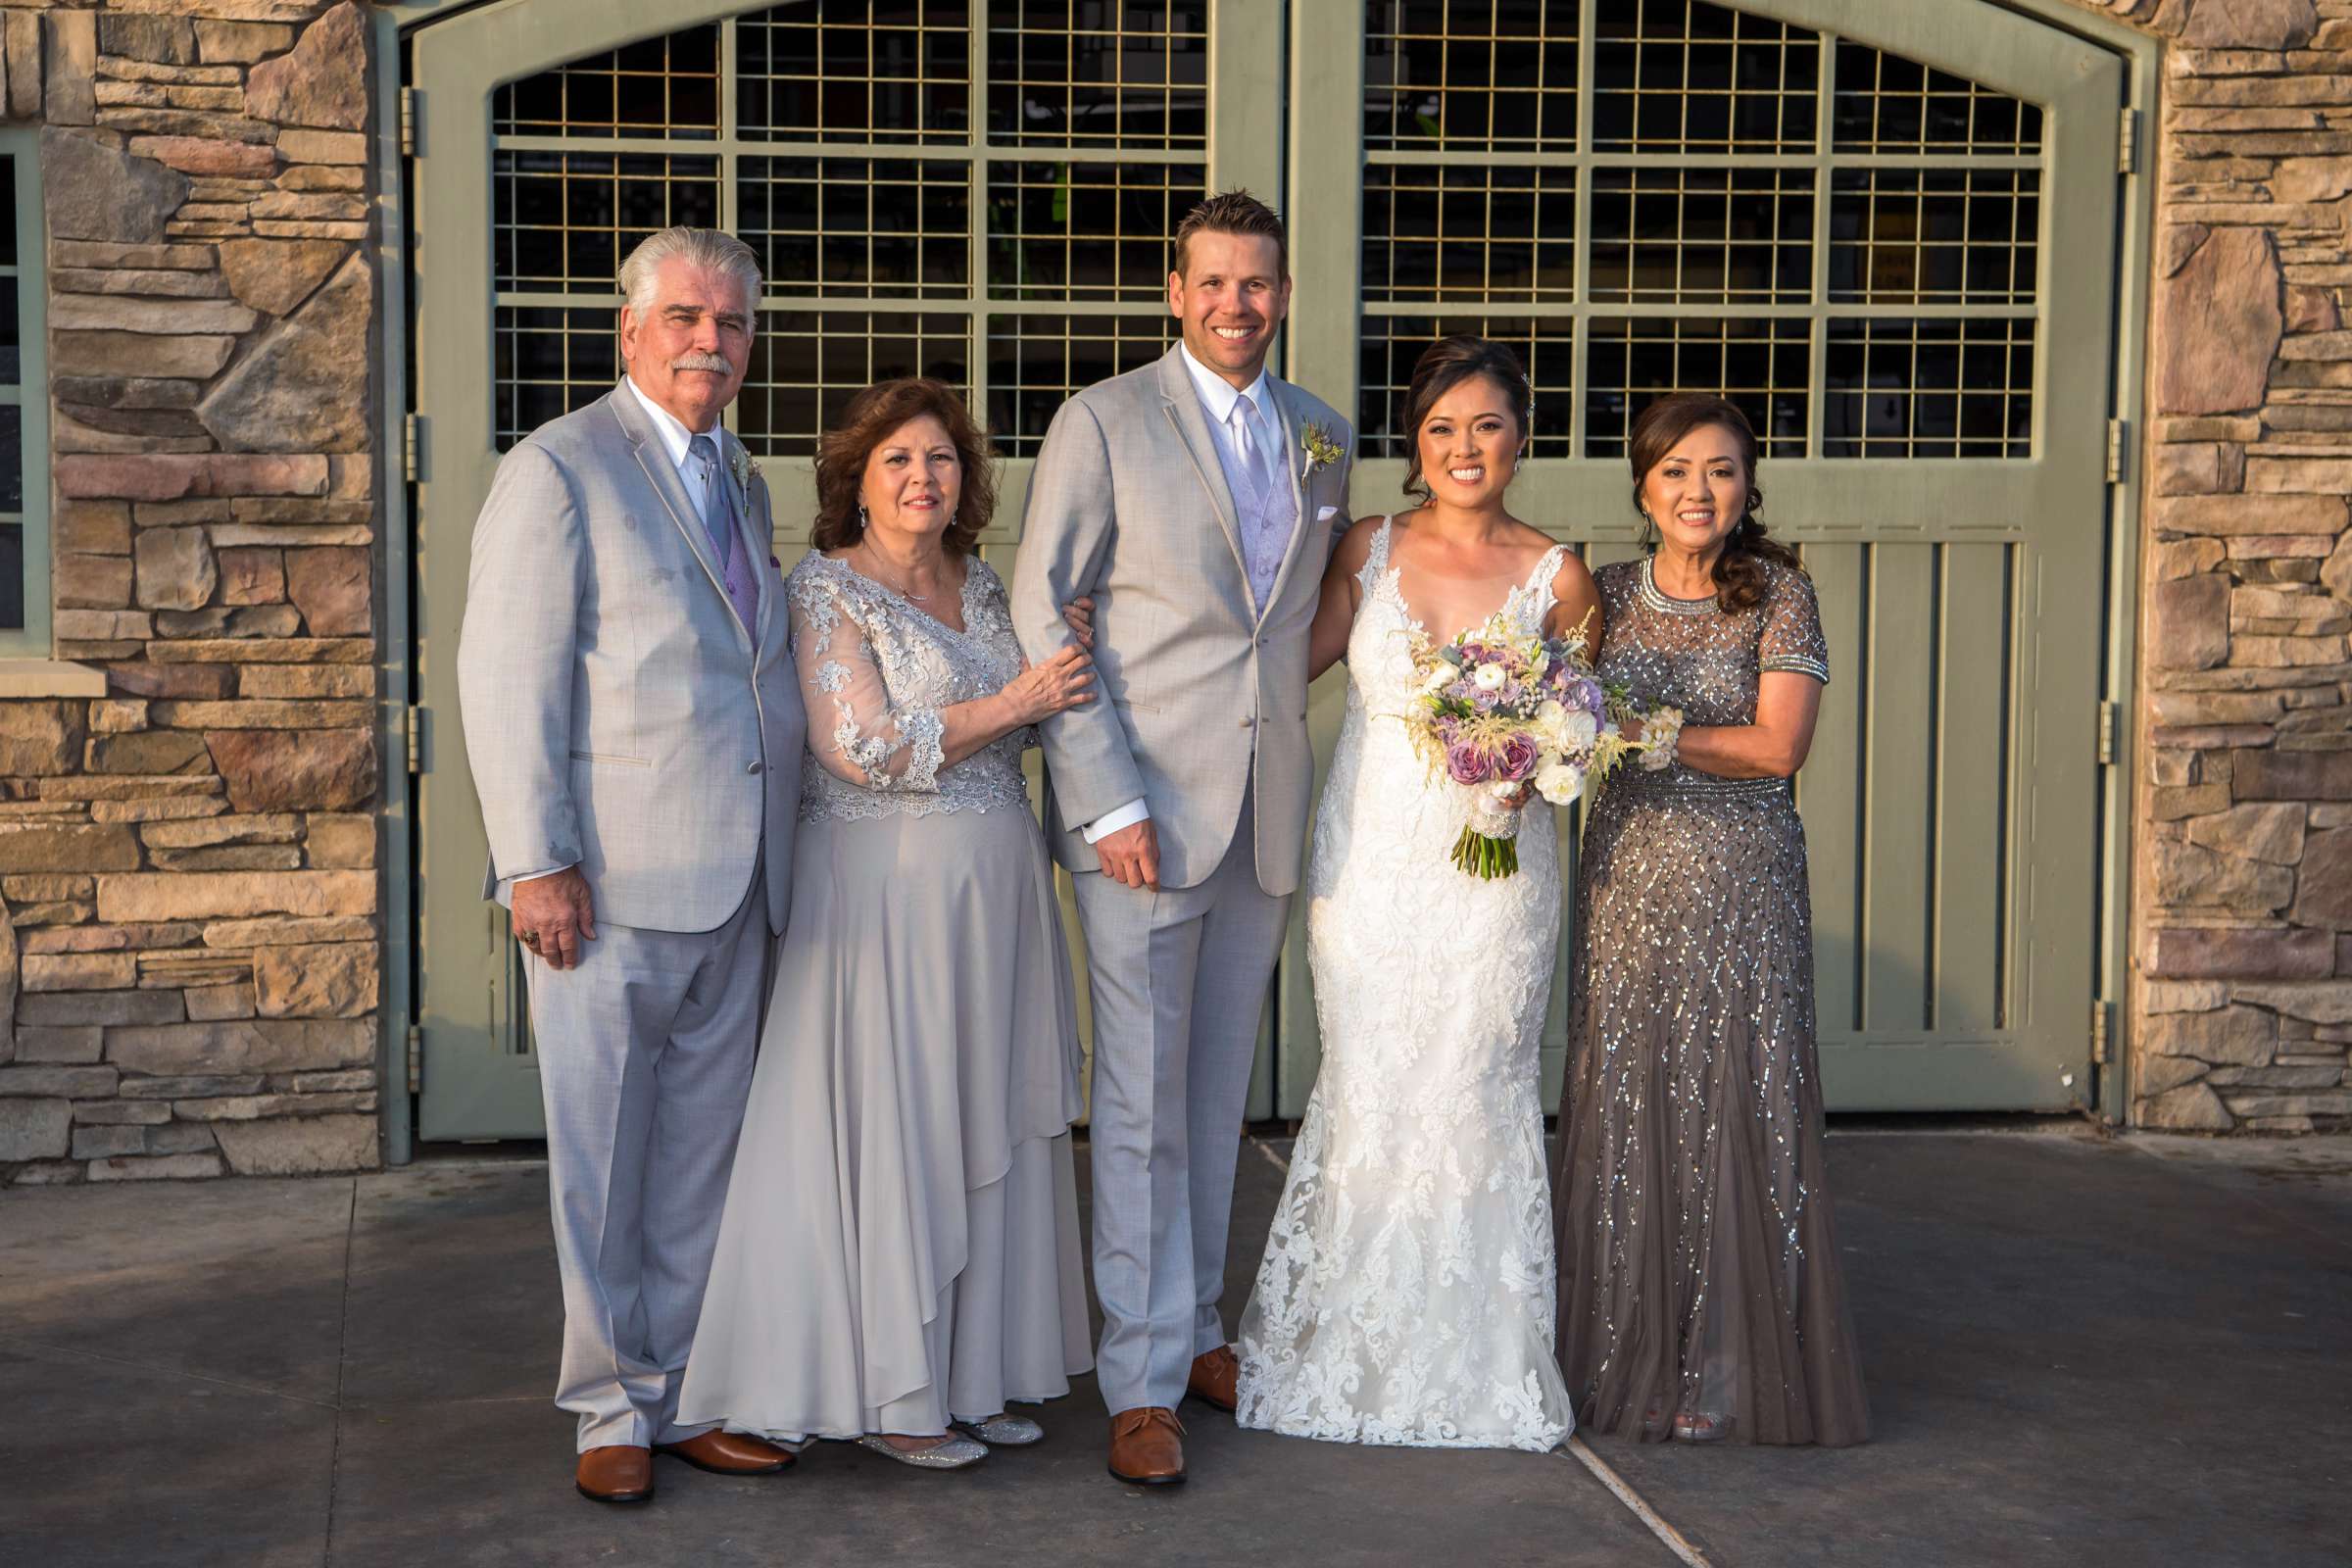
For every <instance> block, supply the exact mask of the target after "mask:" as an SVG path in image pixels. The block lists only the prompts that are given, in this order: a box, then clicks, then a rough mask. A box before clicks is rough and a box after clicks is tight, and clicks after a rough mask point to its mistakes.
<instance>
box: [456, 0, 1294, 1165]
mask: <svg viewBox="0 0 2352 1568" xmlns="http://www.w3.org/2000/svg"><path fill="white" fill-rule="evenodd" d="M1280 22H1281V19H1280V12H1279V8H1278V7H1275V6H1272V5H1267V4H1261V3H1256V0H1216V3H1210V0H1121V3H1115V4H1113V3H1106V0H1075V3H1071V0H796V3H791V4H784V5H771V6H767V7H764V8H760V9H749V8H746V7H743V6H741V5H734V6H729V5H725V4H713V3H711V0H505V3H503V4H494V5H490V6H486V7H483V8H481V9H479V10H475V11H469V12H466V13H464V14H462V15H460V16H458V17H456V18H453V19H452V20H450V21H447V22H444V23H439V24H436V25H432V26H430V27H427V28H425V29H422V30H421V31H420V32H419V33H418V34H417V38H416V40H415V43H414V57H413V58H414V77H413V79H414V80H415V81H416V82H417V84H418V101H417V156H416V158H415V161H414V164H413V167H412V179H413V184H412V190H413V193H414V211H415V213H416V215H417V220H416V223H417V228H416V235H415V252H414V255H415V266H416V270H417V289H416V297H417V313H416V323H415V354H416V376H415V384H416V385H417V406H418V410H419V412H420V414H421V415H422V417H423V440H422V442H421V443H420V446H421V453H420V455H421V459H422V461H421V466H420V473H419V476H418V483H417V509H418V510H417V516H418V519H419V522H418V527H417V536H418V539H419V561H418V564H417V572H418V590H419V591H418V594H417V601H418V607H417V641H418V648H417V662H418V667H419V679H420V686H421V694H422V700H423V704H424V707H425V709H426V714H425V720H424V733H425V736H426V744H425V748H424V755H423V761H424V764H425V770H424V773H423V775H422V777H421V778H420V780H419V788H418V816H419V829H420V830H419V834H418V842H419V855H418V859H419V866H418V873H419V880H420V886H419V889H418V897H417V909H418V919H419V927H420V929H419V933H418V955H419V962H418V984H419V992H420V1000H419V1006H418V1013H417V1016H418V1021H419V1024H420V1026H421V1028H422V1031H423V1040H422V1057H423V1072H422V1090H421V1094H420V1099H419V1106H418V1118H419V1119H418V1128H419V1136H421V1137H423V1138H427V1139H451V1138H500V1137H533V1136H537V1135H538V1134H539V1133H540V1131H541V1129H542V1123H541V1113H540V1103H539V1088H538V1069H537V1062H536V1059H535V1058H534V1056H533V1055H532V1054H531V1044H530V1036H529V1029H528V1022H527V1015H526V1010H525V1007H524V1005H523V996H522V991H521V985H520V973H519V970H518V967H517V965H516V958H515V944H514V942H513V940H512V938H511V937H510V936H509V934H508V931H507V926H506V921H505V917H504V915H503V914H502V913H501V911H499V910H498V909H497V908H496V907H494V906H489V905H485V904H483V903H482V902H481V899H480V877H481V866H482V862H483V855H484V849H483V839H482V829H481V819H480V811H479V807H478V804H477V803H476V801H475V799H474V795H473V790H472V786H471V783H470V780H469V778H468V775H467V772H466V759H465V753H464V736H463V734H462V732H461V729H460V726H459V722H458V708H457V692H456V675H455V668H454V661H455V657H456V652H457V631H458V626H459V623H460V620H461V617H462V615H463V613H464V607H465V595H466V554H467V543H468V539H469V536H470V532H471V529H472V524H473V518H474V515H475V514H476V513H477V512H478V510H479V509H480V506H481V502H482V498H483V496H484V495H485V494H486V493H487V492H488V489H489V484H490V479H491V475H492V473H493V472H494V470H495V469H496V466H497V463H498V458H499V454H500V453H502V452H503V451H505V450H506V449H507V448H508V447H510V446H512V445H513V444H514V443H515V441H516V440H518V439H520V438H521V436H522V435H524V434H526V433H528V432H529V431H530V430H531V429H533V428H535V427H536V426H538V425H539V424H541V423H544V422H545V421H546V420H548V419H550V418H553V417H557V416H558V415H561V414H563V413H564V412H566V411H568V410H570V409H573V408H577V407H579V406H581V405H582V404H584V403H587V402H589V401H592V400H594V399H595V398H597V397H601V396H602V395H603V394H604V393H605V392H606V391H608V390H609V389H610V388H611V386H612V384H613V380H614V378H615V377H616V376H617V375H618V374H619V369H620V367H619V361H618V358H617V354H616V350H615V345H614V340H613V330H614V324H613V323H614V310H615V307H616V305H617V303H618V301H617V298H616V296H615V294H614V292H613V272H614V270H615V269H616V267H617V265H618V262H619V259H620V257H621V256H622V255H624V254H626V251H627V249H628V247H629V246H630V245H632V244H634V243H635V242H636V240H637V239H638V238H640V237H642V236H643V235H644V234H645V233H647V232H650V231H652V230H654V229H657V228H660V227H662V226H663V225H665V224H668V223H673V222H692V223H716V224H718V225H720V226H722V227H725V228H728V229H731V230H733V231H734V232H736V233H738V234H740V235H741V236H742V237H743V238H744V239H745V240H746V241H747V242H749V243H750V244H751V245H752V246H753V247H754V248H755V250H757V251H759V252H760V256H761V259H762V264H763V270H764V271H765V273H766V275H767V293H766V298H765V300H764V301H763V303H762V309H761V319H760V326H761V331H760V338H759V341H758V345H757V348H756V350H755V353H754V358H753V363H752V368H751V371H750V374H749V375H748V376H747V378H746V380H745V384H744V390H743V395H742V397H741V399H740V400H739V401H738V403H737V405H736V407H735V408H734V410H733V411H732V412H731V413H730V415H729V423H730V424H731V425H732V426H733V427H734V428H735V429H736V430H737V431H738V433H740V434H741V435H742V437H743V439H744V441H745V443H746V444H747V445H748V446H749V447H750V448H751V450H752V451H753V452H754V453H755V454H756V455H758V456H759V457H760V458H761V459H762V460H763V464H764V467H765V471H766V474H767V477H768V481H769V483H770V485H771V487H772V488H773V490H774V492H775V515H776V520H777V526H778V533H777V538H776V550H777V554H778V556H779V558H780V559H781V561H782V564H783V565H784V566H785V567H786V568H789V567H790V566H791V565H792V563H793V561H794V560H795V559H796V558H797V556H798V555H799V554H800V552H801V551H802V550H803V549H805V548H806V519H807V518H808V516H809V512H810V510H811V503H812V501H813V486H812V482H811V479H810V474H809V466H808V458H809V454H810V453H811V452H812V451H813V449H814V443H815V439H816V437H817V435H818V434H819V433H820V432H821V431H822V430H823V429H824V428H825V427H826V426H827V425H829V424H830V423H832V422H833V421H834V420H835V419H836V418H837V417H838V416H839V414H840V412H841V410H842V407H843V406H844V405H845V404H846V403H847V401H848V399H849V398H850V396H851V395H852V394H853V393H855V392H856V391H857V390H858V388H860V387H862V386H864V385H866V384H867V383H868V382H870V381H873V380H876V379H879V378H882V377H886V376H893V375H907V374H924V375H932V376H936V377H938V378H940V379H942V380H945V381H948V382H950V383H952V384H954V385H955V386H956V387H957V388H959V389H960V390H962V391H963V392H964V393H965V395H966V397H967V398H968V399H969V400H970V401H971V403H972V405H973V406H974V407H975V408H976V409H981V410H985V411H986V413H987V416H988V419H989V422H990V424H991V426H992V428H993V429H994V430H995V432H996V434H997V438H998V444H999V448H1000V450H1001V451H1003V452H1004V453H1005V455H1006V459H1007V461H1006V463H1005V471H1004V473H1003V474H1002V476H1001V479H1000V486H999V490H1000V504H999V508H998V514H997V520H996V524H995V525H994V526H993V527H992V528H991V529H990V530H989V532H988V533H987V535H986V536H985V538H984V544H983V549H984V553H985V555H986V556H987V558H988V559H989V560H990V561H991V562H992V563H993V564H995V565H996V566H997V567H998V568H999V569H1000V570H1001V571H1004V572H1005V573H1007V574H1009V573H1010V571H1011V564H1012V557H1013V553H1014V550H1015V547H1016V545H1017V542H1018V535H1019V528H1018V520H1019V517H1020V509H1021V503H1022V498H1023V496H1024V493H1025V490H1026V486H1027V480H1028V471H1029V467H1030V464H1031V460H1032V459H1033V457H1034V455H1035V453H1036V450H1037V446H1038V443H1039V441H1040V439H1041V438H1042V437H1043V435H1044V433H1045V429H1046V425H1047V422H1048V421H1049V420H1050V419H1051V417H1052V416H1053V413H1054V409H1055V408H1056V407H1058V406H1059V404H1060V403H1061V401H1062V400H1063V399H1064V398H1066V397H1067V396H1068V395H1069V393H1070V392H1072V391H1074V390H1075V389H1077V388H1078V387H1081V386H1085V385H1087V384H1089V383H1091V382H1093V381H1096V380H1099V379H1101V378H1103V377H1104V376H1108V375H1112V374H1115V373H1117V372H1119V371H1122V370H1126V369H1131V368H1135V367H1136V366H1139V365H1143V364H1147V363H1149V362H1151V361H1152V360H1153V359H1156V358H1157V357H1158V356H1159V355H1160V354H1161V353H1162V352H1163V351H1164V349H1165V347H1166V345H1167V343H1168V342H1169V341H1170V340H1171V338H1172V335H1173V334H1172V326H1171V323H1170V322H1169V319H1168V316H1167V308H1166V305H1165V302H1164V279H1165V276H1166V271H1167V252H1168V243H1169V237H1170V235H1171V234H1172V232H1173V229H1174V225H1175V223H1176V221H1177V220H1178V219H1180V218H1181V217H1182V216H1183V214H1184V213H1185V212H1186V211H1187V210H1188V209H1189V208H1191V207H1192V205H1193V204H1194V203H1195V202H1197V201H1199V200H1200V199H1201V195H1202V194H1203V193H1204V192H1206V191H1207V190H1209V189H1211V188H1217V189H1222V188H1226V187H1229V186H1233V185H1249V186H1251V187H1254V188H1256V189H1259V190H1265V191H1271V190H1273V189H1274V188H1275V187H1276V186H1277V185H1278V183H1279V180H1280V177H1281V164H1280V139H1281V124H1282V123H1281V112H1282V93H1281V77H1280V62H1281V56H1282V34H1281V25H1280ZM1065 894H1066V885H1065ZM1073 928H1074V922H1073ZM1080 973H1081V976H1082V979H1081V985H1082V986H1083V968H1081V970H1080ZM1271 1060H1272V1053H1271V1049H1270V1046H1269V1049H1268V1050H1267V1051H1265V1052H1263V1053H1261V1061H1260V1065H1259V1072H1258V1080H1257V1086H1256V1094H1255V1097H1254V1100H1253V1103H1252V1107H1251V1110H1252V1114H1256V1115H1266V1114H1271V1112H1272V1108H1273V1078H1272V1071H1271Z"/></svg>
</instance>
